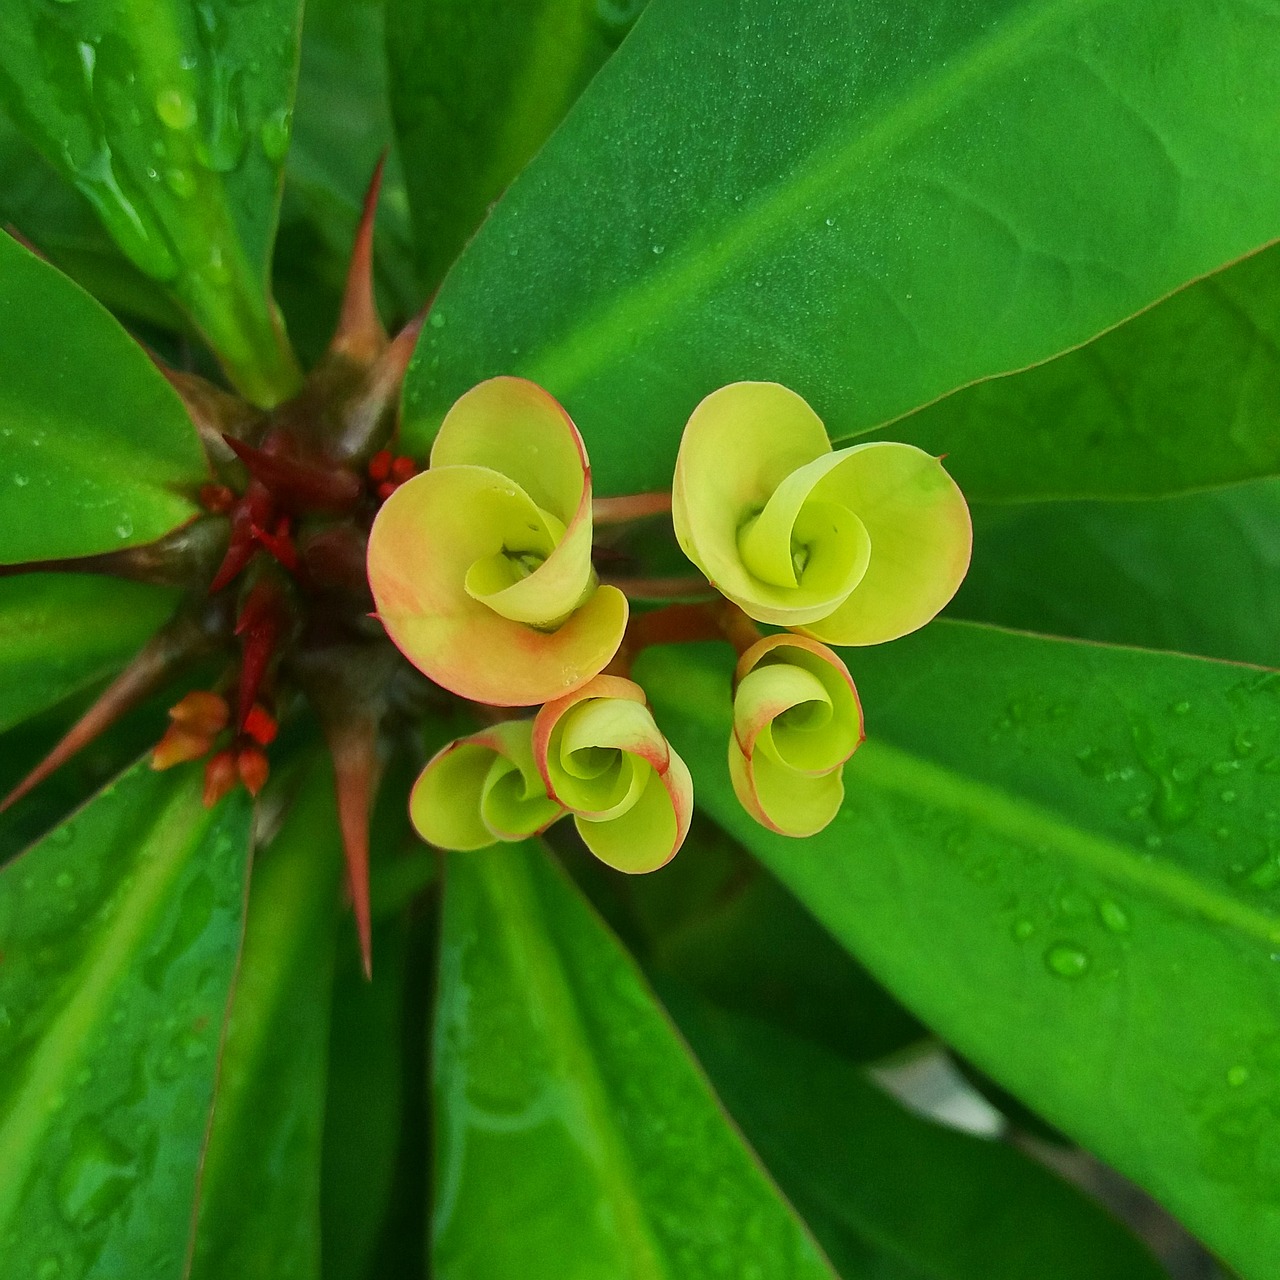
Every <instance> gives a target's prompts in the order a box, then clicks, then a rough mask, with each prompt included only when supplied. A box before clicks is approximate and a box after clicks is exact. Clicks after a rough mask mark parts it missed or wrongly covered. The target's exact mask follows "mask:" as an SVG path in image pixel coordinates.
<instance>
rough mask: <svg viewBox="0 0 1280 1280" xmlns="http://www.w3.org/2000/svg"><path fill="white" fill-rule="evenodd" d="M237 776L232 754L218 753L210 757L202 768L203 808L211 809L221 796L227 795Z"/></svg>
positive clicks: (234, 759) (227, 752) (228, 752)
mask: <svg viewBox="0 0 1280 1280" xmlns="http://www.w3.org/2000/svg"><path fill="white" fill-rule="evenodd" d="M239 776H240V775H239V772H238V771H237V769H236V758H235V756H234V755H233V754H232V752H230V751H219V752H218V754H217V755H216V756H211V757H210V759H209V763H208V764H207V765H205V767H204V807H205V808H206V809H212V808H213V806H214V805H215V804H217V803H218V801H219V800H221V799H222V798H223V796H225V795H227V794H229V792H230V791H231V789H232V788H233V787H234V786H235V785H236V779H237V778H238V777H239Z"/></svg>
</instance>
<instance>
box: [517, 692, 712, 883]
mask: <svg viewBox="0 0 1280 1280" xmlns="http://www.w3.org/2000/svg"><path fill="white" fill-rule="evenodd" d="M533 749H534V757H535V759H536V760H537V762H538V768H539V769H540V770H541V772H542V778H543V781H544V782H545V783H546V788H547V794H548V795H550V796H552V797H553V798H554V799H555V800H557V801H559V802H560V803H561V804H563V805H564V806H565V808H567V809H568V810H569V811H570V812H571V813H572V814H573V815H574V823H575V825H576V826H577V828H578V833H579V834H580V835H581V836H582V839H583V841H584V842H585V844H586V846H587V848H588V849H590V850H591V852H592V853H593V854H595V856H596V857H597V858H599V859H600V860H601V861H602V862H605V863H608V865H609V866H611V867H614V868H615V869H616V870H618V871H628V872H633V873H638V872H645V871H656V870H657V869H658V868H659V867H661V866H663V865H665V864H666V863H667V862H670V860H671V859H672V858H673V857H674V856H675V854H676V851H677V850H678V849H679V848H680V845H681V844H682V843H683V842H684V838H685V835H686V834H687V833H688V830H689V820H690V818H691V816H692V814H693V780H692V778H691V777H690V776H689V770H688V768H687V767H686V766H685V763H684V761H683V760H681V759H680V757H679V756H678V755H677V754H676V753H675V751H673V750H672V748H671V745H670V743H668V742H667V740H666V738H665V737H664V736H663V734H662V731H661V730H660V729H659V728H658V726H657V723H656V722H655V721H654V718H653V713H652V712H651V711H650V710H649V708H648V706H647V705H646V702H645V696H644V690H643V689H641V688H640V686H639V685H638V684H636V683H635V682H634V681H631V680H625V679H622V678H621V677H618V676H597V677H596V678H595V679H594V680H592V681H591V682H590V684H588V685H586V686H585V687H583V688H582V689H579V690H578V691H577V692H575V693H572V694H570V695H569V696H568V697H565V698H560V699H558V700H557V701H555V702H551V703H548V704H547V705H546V706H545V707H543V708H542V710H541V711H539V712H538V715H537V718H536V719H535V721H534V730H533Z"/></svg>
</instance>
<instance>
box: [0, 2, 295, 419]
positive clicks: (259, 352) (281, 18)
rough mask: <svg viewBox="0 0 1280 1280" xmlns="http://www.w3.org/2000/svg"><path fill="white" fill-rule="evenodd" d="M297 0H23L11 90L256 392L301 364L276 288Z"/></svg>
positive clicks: (54, 154)
mask: <svg viewBox="0 0 1280 1280" xmlns="http://www.w3.org/2000/svg"><path fill="white" fill-rule="evenodd" d="M301 7H302V6H301V4H300V3H299V0H260V2H259V3H255V4H252V5H244V4H242V3H238V0H205V2H203V3H200V4H194V3H191V2H190V0H146V2H143V0H91V2H89V3H76V4H46V3H45V2H44V0H9V2H8V3H6V4H5V5H4V6H3V10H2V11H0V103H2V104H3V105H4V106H5V107H6V108H7V109H8V111H9V114H10V116H11V117H12V118H13V120H14V122H15V123H16V124H17V125H18V126H19V128H21V129H22V131H23V132H24V133H25V134H26V135H27V137H28V138H29V139H30V140H31V141H32V142H33V143H34V144H35V145H36V146H37V147H39V148H40V150H41V151H43V152H44V154H45V157H46V158H47V159H48V160H49V161H50V162H51V163H52V164H54V165H55V166H56V167H57V168H58V169H60V170H61V171H62V172H63V173H64V174H65V175H66V176H67V177H68V178H69V179H70V180H71V181H72V182H74V183H75V184H76V186H77V187H78V188H79V189H80V191H81V193H82V194H83V195H84V196H85V197H86V198H87V199H88V200H89V202H90V203H91V204H92V205H93V207H94V210H95V211H96V213H97V214H98V217H99V218H100V219H101V220H102V222H103V224H104V225H105V226H106V228H107V230H108V231H109V232H110V233H111V235H112V237H113V238H114V239H115V241H116V243H117V244H118V245H119V246H120V248H121V249H122V250H123V251H124V253H125V254H126V255H127V256H128V257H129V259H130V260H131V261H132V262H133V263H134V265H135V266H136V267H138V269H139V270H141V271H142V272H144V273H145V274H146V275H148V276H150V277H152V278H153V279H155V280H157V281H158V282H160V283H161V284H163V285H165V286H167V288H168V289H169V291H170V292H171V294H172V296H173V297H174V298H175V299H176V300H177V301H178V302H179V303H180V304H181V306H182V307H183V309H184V310H185V311H186V312H187V314H188V315H189V316H190V317H191V319H192V321H193V322H194V323H195V325H196V326H197V328H199V329H200V331H201V332H202V333H203V334H204V336H205V337H206V338H207V339H208V341H209V343H210V345H211V346H212V347H213V349H214V351H215V352H216V353H217V354H218V356H219V358H220V359H221V360H222V362H223V364H224V365H225V367H226V369H227V372H228V374H229V376H230V377H231V378H232V380H233V381H234V382H236V384H237V385H238V386H239V387H240V389H241V390H242V391H244V392H245V394H247V395H249V396H250V397H251V398H254V399H257V400H260V401H262V402H273V401H275V400H278V399H280V398H281V397H283V396H284V395H286V394H288V393H289V392H290V391H291V390H293V388H294V383H295V381H296V377H297V370H296V368H295V366H294V364H293V358H292V355H291V354H290V352H289V349H288V343H287V342H286V341H285V339H284V335H283V331H282V329H281V328H280V325H279V323H278V321H277V319H276V316H275V314H274V308H273V305H272V303H271V300H270V293H269V288H268V270H269V264H270V256H271V243H272V238H273V236H274V234H275V224H276V204H277V199H278V196H279V183H280V171H281V165H282V163H283V160H284V156H285V151H286V150H287V148H288V143H289V123H290V119H291V110H292V105H293V89H294V80H295V77H296V73H297V57H298V28H299V24H300V21H301Z"/></svg>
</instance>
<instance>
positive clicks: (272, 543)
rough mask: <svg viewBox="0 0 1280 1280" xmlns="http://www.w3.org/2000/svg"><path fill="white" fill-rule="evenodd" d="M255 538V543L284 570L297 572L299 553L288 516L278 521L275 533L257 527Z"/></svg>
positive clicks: (254, 533)
mask: <svg viewBox="0 0 1280 1280" xmlns="http://www.w3.org/2000/svg"><path fill="white" fill-rule="evenodd" d="M253 537H254V541H255V542H257V543H258V545H259V546H260V547H262V549H263V550H264V551H266V552H268V553H269V554H270V555H272V556H273V557H274V558H275V559H276V560H277V561H278V562H279V564H280V565H281V566H282V567H283V568H285V569H287V570H288V571H289V572H290V573H294V572H296V571H297V568H298V551H297V548H296V547H294V545H293V535H292V532H291V525H290V520H289V517H288V516H281V517H280V519H279V520H277V521H276V527H275V532H274V533H268V532H267V531H266V530H265V529H259V528H257V527H256V526H255V527H254V530H253Z"/></svg>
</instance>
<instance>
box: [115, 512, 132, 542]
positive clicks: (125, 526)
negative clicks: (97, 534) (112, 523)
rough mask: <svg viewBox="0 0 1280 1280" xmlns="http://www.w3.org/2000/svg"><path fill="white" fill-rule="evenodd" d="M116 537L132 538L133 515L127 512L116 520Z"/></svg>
mask: <svg viewBox="0 0 1280 1280" xmlns="http://www.w3.org/2000/svg"><path fill="white" fill-rule="evenodd" d="M116 537H117V538H132V537H133V517H132V516H131V515H129V514H128V513H127V512H126V513H125V514H124V515H122V516H121V517H120V519H119V520H117V521H116Z"/></svg>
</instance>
